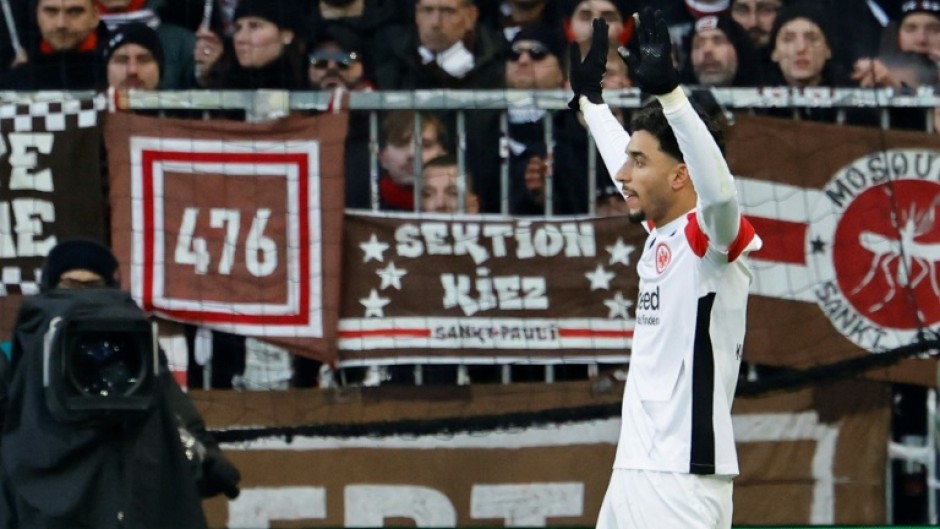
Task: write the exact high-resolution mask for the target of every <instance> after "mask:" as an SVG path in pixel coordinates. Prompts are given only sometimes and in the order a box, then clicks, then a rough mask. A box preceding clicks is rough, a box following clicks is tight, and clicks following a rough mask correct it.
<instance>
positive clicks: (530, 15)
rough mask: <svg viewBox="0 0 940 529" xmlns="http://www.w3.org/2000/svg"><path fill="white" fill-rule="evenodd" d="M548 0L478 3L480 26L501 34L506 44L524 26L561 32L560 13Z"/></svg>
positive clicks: (500, 0)
mask: <svg viewBox="0 0 940 529" xmlns="http://www.w3.org/2000/svg"><path fill="white" fill-rule="evenodd" d="M553 4H554V2H552V1H549V0H497V1H493V2H479V3H478V5H479V8H480V22H479V23H480V24H483V25H485V26H488V27H490V28H491V29H493V30H495V31H497V32H499V33H502V36H503V39H504V40H505V41H506V43H507V44H508V43H509V42H512V39H513V38H515V36H516V33H518V32H519V30H520V29H522V28H523V27H524V26H531V25H538V26H542V27H545V28H551V29H552V30H554V31H557V32H559V33H562V32H563V26H562V22H561V13H560V12H559V10H558V9H557V8H555V6H554V5H553Z"/></svg>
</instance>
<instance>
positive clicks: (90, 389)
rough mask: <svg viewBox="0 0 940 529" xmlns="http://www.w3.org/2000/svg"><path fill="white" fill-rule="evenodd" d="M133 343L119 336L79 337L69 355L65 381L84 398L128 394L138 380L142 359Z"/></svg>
mask: <svg viewBox="0 0 940 529" xmlns="http://www.w3.org/2000/svg"><path fill="white" fill-rule="evenodd" d="M139 353H140V352H139V351H138V348H137V347H136V344H135V343H134V341H133V340H130V339H129V337H128V336H127V335H122V334H120V333H88V334H84V335H82V336H81V338H80V339H79V340H77V342H76V343H75V347H74V348H73V349H72V354H70V355H69V368H68V372H69V378H70V379H71V381H72V384H73V385H74V387H75V389H76V390H78V391H79V392H80V393H82V394H85V395H88V396H100V397H118V396H123V395H127V394H129V393H130V392H131V391H132V390H133V389H134V388H135V386H136V385H137V384H138V382H139V380H140V373H141V367H142V362H143V358H142V356H141V355H140V354H139Z"/></svg>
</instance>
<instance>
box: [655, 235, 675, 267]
mask: <svg viewBox="0 0 940 529" xmlns="http://www.w3.org/2000/svg"><path fill="white" fill-rule="evenodd" d="M654 255H655V256H656V273H657V274H662V273H663V271H665V270H666V267H667V266H669V262H670V261H672V250H670V249H669V245H668V244H666V243H664V242H661V243H659V244H657V245H656V250H655V254H654Z"/></svg>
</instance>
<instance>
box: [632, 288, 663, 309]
mask: <svg viewBox="0 0 940 529" xmlns="http://www.w3.org/2000/svg"><path fill="white" fill-rule="evenodd" d="M636 308H637V310H659V286H657V287H656V289H655V290H644V291H642V292H640V299H639V300H638V301H637V304H636Z"/></svg>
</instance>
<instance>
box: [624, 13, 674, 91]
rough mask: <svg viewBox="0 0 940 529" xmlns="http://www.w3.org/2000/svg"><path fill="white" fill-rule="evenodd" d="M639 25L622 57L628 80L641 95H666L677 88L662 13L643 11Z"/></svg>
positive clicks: (667, 34) (670, 46) (670, 48)
mask: <svg viewBox="0 0 940 529" xmlns="http://www.w3.org/2000/svg"><path fill="white" fill-rule="evenodd" d="M638 26H639V27H638V28H637V35H636V37H635V38H634V39H633V40H631V41H630V44H629V46H628V51H629V53H628V54H627V56H626V57H624V61H625V62H626V63H627V68H628V69H629V72H628V73H629V74H630V78H631V79H633V82H634V84H636V86H638V87H639V88H640V90H643V91H644V92H647V93H650V94H653V95H663V94H668V93H669V92H672V91H673V90H675V88H676V87H677V86H679V74H678V72H676V67H675V66H673V64H672V41H671V40H670V39H669V28H668V27H666V21H665V20H664V19H663V14H662V12H660V11H656V12H655V13H654V12H653V8H651V7H649V6H647V7H645V8H643V11H641V12H640V23H639V24H638Z"/></svg>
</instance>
